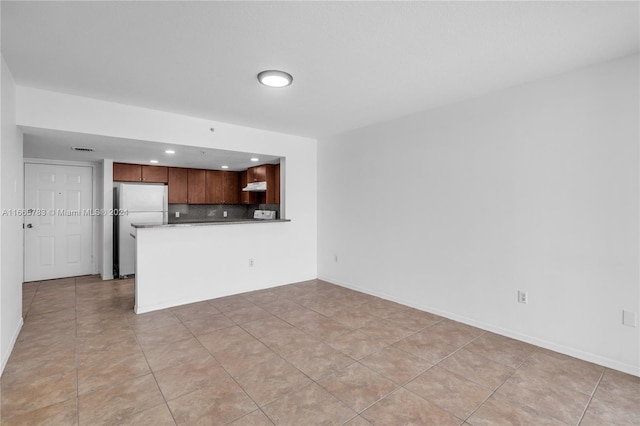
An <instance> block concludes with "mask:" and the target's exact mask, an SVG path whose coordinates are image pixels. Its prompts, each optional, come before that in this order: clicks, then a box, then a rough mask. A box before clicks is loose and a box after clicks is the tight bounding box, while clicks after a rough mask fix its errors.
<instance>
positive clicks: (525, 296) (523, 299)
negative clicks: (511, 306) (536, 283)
mask: <svg viewBox="0 0 640 426" xmlns="http://www.w3.org/2000/svg"><path fill="white" fill-rule="evenodd" d="M518 303H524V304H525V305H526V304H527V303H529V293H527V292H526V291H522V290H518Z"/></svg>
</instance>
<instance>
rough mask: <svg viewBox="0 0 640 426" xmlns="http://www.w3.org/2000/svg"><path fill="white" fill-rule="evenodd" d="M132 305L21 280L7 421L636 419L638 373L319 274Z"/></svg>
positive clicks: (100, 286)
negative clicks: (248, 289) (141, 309)
mask: <svg viewBox="0 0 640 426" xmlns="http://www.w3.org/2000/svg"><path fill="white" fill-rule="evenodd" d="M132 308H133V282H132V281H131V280H123V281H110V282H103V281H100V280H99V279H98V278H97V277H78V278H71V279H61V280H55V281H47V282H40V283H27V284H25V285H24V310H23V312H24V314H25V324H24V327H23V329H22V332H21V334H20V336H19V338H18V342H17V343H16V346H15V349H14V351H13V354H12V355H11V358H10V359H9V362H8V365H7V367H6V369H5V371H4V374H3V376H2V379H1V391H2V407H1V408H2V413H1V416H2V417H1V418H2V424H4V425H25V424H51V425H67V424H68V425H75V424H81V425H100V424H111V425H125V424H130V425H165V424H166V425H173V424H176V423H177V424H185V425H215V424H232V425H272V424H277V425H311V424H323V425H342V424H345V425H350V426H359V425H368V424H374V425H385V426H388V425H406V424H415V425H449V424H451V425H460V424H467V425H503V424H505V425H508V424H519V425H555V424H557V425H563V424H569V425H575V424H583V425H631V424H640V379H639V378H637V377H633V376H629V375H625V374H622V373H619V372H616V371H613V370H609V369H606V368H603V367H600V366H598V365H594V364H590V363H587V362H584V361H580V360H577V359H574V358H570V357H567V356H564V355H561V354H558V353H554V352H550V351H547V350H543V349H541V348H537V347H535V346H531V345H528V344H525V343H522V342H519V341H515V340H512V339H508V338H505V337H501V336H499V335H496V334H492V333H489V332H485V331H483V330H480V329H477V328H474V327H470V326H467V325H464V324H461V323H457V322H454V321H450V320H447V319H444V318H441V317H438V316H435V315H432V314H429V313H425V312H421V311H418V310H415V309H411V308H407V307H405V306H401V305H398V304H396V303H392V302H389V301H386V300H382V299H379V298H375V297H372V296H368V295H365V294H362V293H357V292H355V291H351V290H347V289H344V288H341V287H337V286H334V285H330V284H327V283H324V282H321V281H310V282H306V283H300V284H294V285H288V286H284V287H278V288H274V289H269V290H263V291H256V292H252V293H245V294H242V295H237V296H231V297H225V298H221V299H216V300H211V301H207V302H201V303H196V304H192V305H188V306H184V307H179V308H175V309H167V310H164V311H159V312H154V313H149V314H145V315H135V314H134V313H133V311H132Z"/></svg>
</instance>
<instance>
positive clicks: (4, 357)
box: [0, 317, 24, 374]
mask: <svg viewBox="0 0 640 426" xmlns="http://www.w3.org/2000/svg"><path fill="white" fill-rule="evenodd" d="M23 324H24V320H23V319H22V317H20V321H18V326H17V327H16V329H15V330H14V332H13V336H11V342H9V347H8V348H7V352H6V353H3V354H2V365H1V366H0V367H1V368H0V374H2V372H4V367H6V366H7V362H9V357H10V356H11V352H13V347H14V346H15V345H16V341H17V340H18V336H19V335H20V330H22V325H23Z"/></svg>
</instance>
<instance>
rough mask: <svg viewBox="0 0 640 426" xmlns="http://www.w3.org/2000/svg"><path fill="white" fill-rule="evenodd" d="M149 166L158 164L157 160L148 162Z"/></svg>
mask: <svg viewBox="0 0 640 426" xmlns="http://www.w3.org/2000/svg"><path fill="white" fill-rule="evenodd" d="M149 162H150V163H151V164H158V160H149Z"/></svg>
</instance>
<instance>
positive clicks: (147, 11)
mask: <svg viewBox="0 0 640 426" xmlns="http://www.w3.org/2000/svg"><path fill="white" fill-rule="evenodd" d="M1 7H2V52H3V55H4V57H5V59H6V61H7V63H8V64H9V67H10V69H11V71H12V72H13V75H14V77H15V79H16V81H17V83H18V84H19V85H25V86H33V87H37V88H43V89H49V90H54V91H59V92H64V93H70V94H76V95H82V96H88V97H95V98H100V99H105V100H111V101H116V102H121V103H127V104H132V105H138V106H143V107H148V108H154V109H159V110H166V111H171V112H176V113H181V114H186V115H191V116H196V117H202V118H207V119H211V120H218V121H225V122H229V123H235V124H240V125H246V126H251V127H256V128H262V129H269V130H275V131H280V132H285V133H291V134H296V135H302V136H311V137H320V136H324V135H330V134H335V133H339V132H343V131H346V130H350V129H354V128H358V127H361V126H365V125H369V124H372V123H375V122H380V121H384V120H389V119H393V118H396V117H398V116H402V115H406V114H409V113H412V112H416V111H419V110H423V109H427V108H432V107H436V106H438V105H442V104H447V103H451V102H455V101H458V100H462V99H466V98H470V97H475V96H478V95H481V94H484V93H487V92H491V91H495V90H499V89H502V88H507V87H510V86H514V85H518V84H521V83H524V82H527V81H531V80H536V79H540V78H543V77H545V76H549V75H553V74H557V73H561V72H564V71H567V70H570V69H573V68H577V67H581V66H585V65H588V64H592V63H597V62H602V61H606V60H609V59H613V58H616V57H620V56H624V55H628V54H632V53H634V52H637V51H638V46H639V34H638V31H639V29H638V25H639V24H638V19H639V18H638V15H639V4H638V2H635V1H634V2H612V1H603V2H325V1H322V2H188V1H179V2H177V1H176V2H173V1H171V2H143V1H140V2H138V1H135V2H10V1H2V2H1ZM265 69H281V70H285V71H288V72H290V73H291V74H293V76H294V82H293V85H292V86H290V87H288V88H286V89H269V88H266V87H263V86H261V85H259V84H258V82H257V80H256V74H257V73H258V72H259V71H262V70H265Z"/></svg>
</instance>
